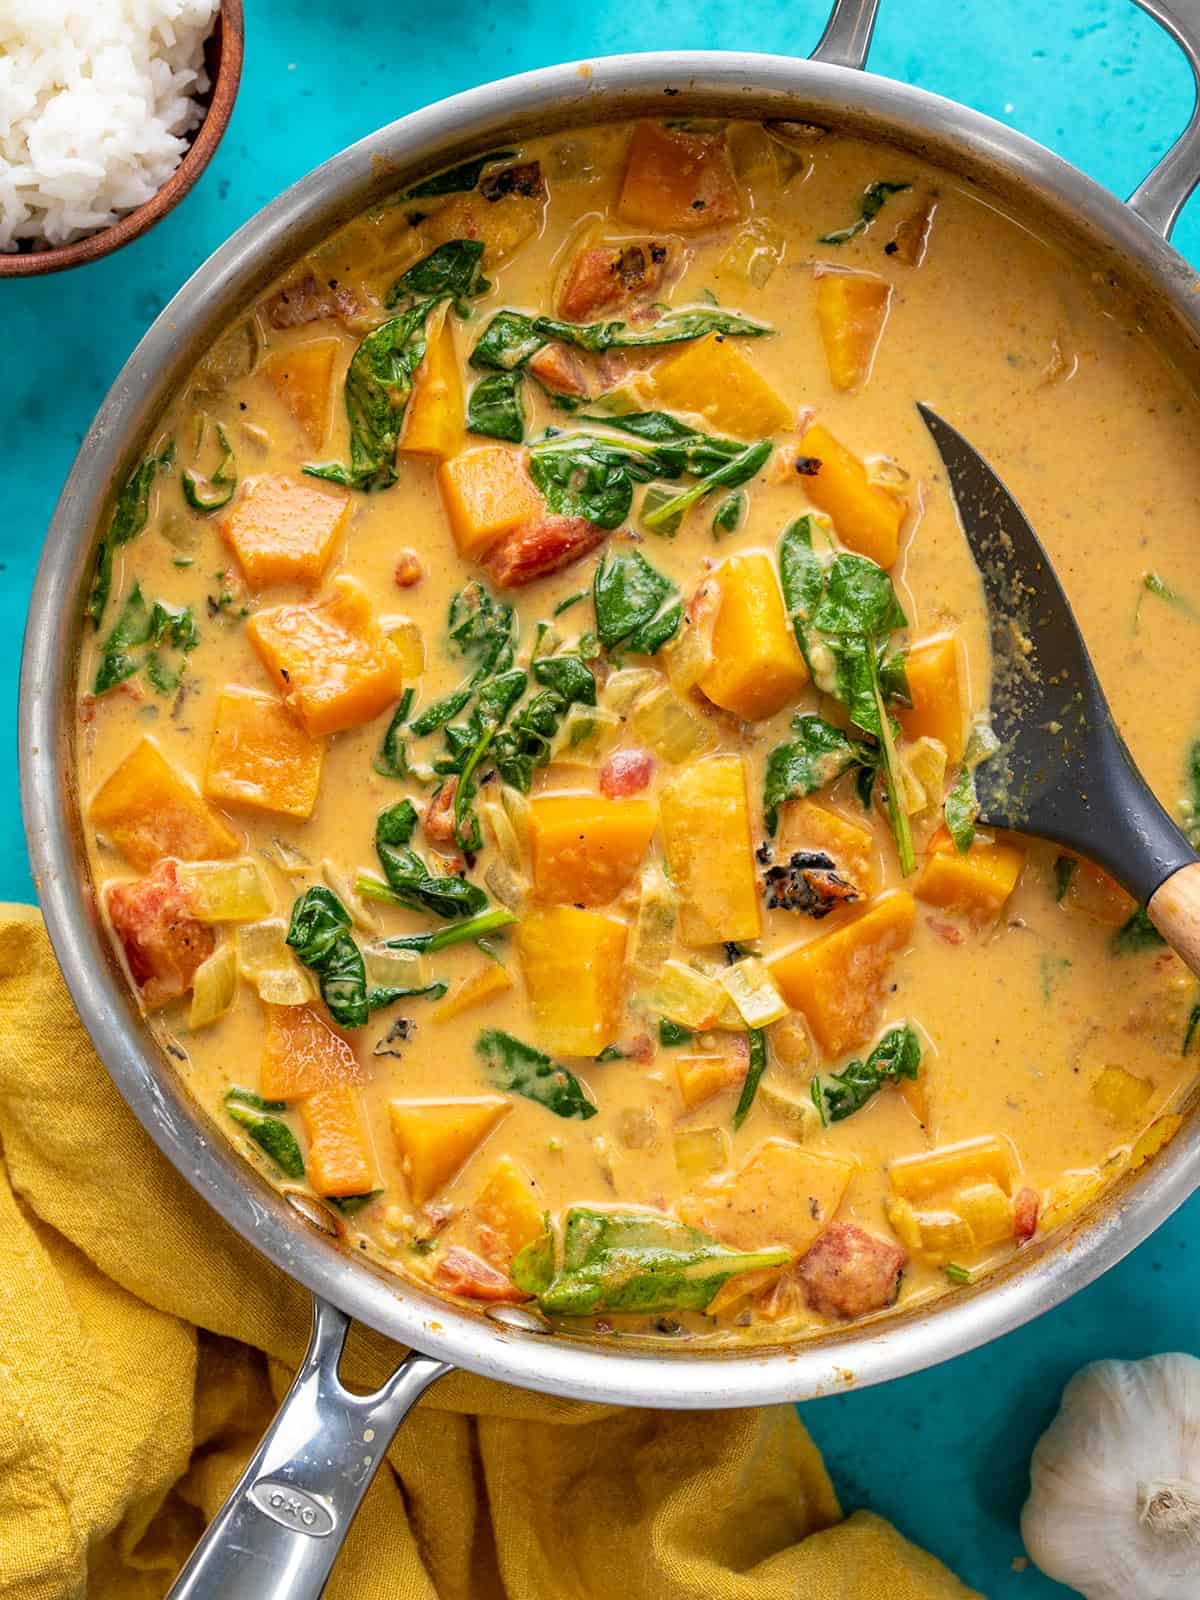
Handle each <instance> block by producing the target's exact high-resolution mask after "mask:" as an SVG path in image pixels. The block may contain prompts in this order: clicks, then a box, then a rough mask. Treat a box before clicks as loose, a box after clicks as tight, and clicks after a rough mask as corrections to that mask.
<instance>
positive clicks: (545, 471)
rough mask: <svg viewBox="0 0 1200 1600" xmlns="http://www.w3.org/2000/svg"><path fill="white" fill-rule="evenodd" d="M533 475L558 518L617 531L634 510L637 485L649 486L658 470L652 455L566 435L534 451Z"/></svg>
mask: <svg viewBox="0 0 1200 1600" xmlns="http://www.w3.org/2000/svg"><path fill="white" fill-rule="evenodd" d="M529 476H530V477H531V478H532V479H533V481H534V483H535V484H536V485H537V488H538V490H539V491H540V492H541V495H542V498H543V499H544V500H545V502H546V504H547V506H548V507H549V509H550V510H551V511H553V512H554V513H555V514H556V515H558V516H562V517H586V518H587V520H588V521H589V522H594V523H596V525H597V526H598V527H601V528H617V527H619V526H620V525H621V523H622V522H624V520H625V518H626V517H627V516H628V515H629V511H630V508H631V507H632V505H633V486H634V484H635V483H648V482H649V481H650V479H651V478H652V477H654V476H655V466H654V463H653V459H652V452H644V451H639V450H636V449H634V448H633V447H627V446H625V445H623V444H617V443H614V442H611V441H609V440H606V439H598V438H596V437H595V435H593V434H588V433H562V434H552V435H551V436H550V437H548V438H545V439H539V440H537V441H536V442H535V443H534V444H533V445H531V446H530V451H529Z"/></svg>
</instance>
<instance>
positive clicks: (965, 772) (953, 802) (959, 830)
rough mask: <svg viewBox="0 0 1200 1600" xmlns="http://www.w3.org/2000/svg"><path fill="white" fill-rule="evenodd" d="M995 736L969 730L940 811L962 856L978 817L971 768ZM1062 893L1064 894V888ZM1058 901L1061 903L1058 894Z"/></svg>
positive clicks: (990, 752)
mask: <svg viewBox="0 0 1200 1600" xmlns="http://www.w3.org/2000/svg"><path fill="white" fill-rule="evenodd" d="M996 749H997V743H996V736H995V734H994V733H993V732H992V730H991V729H990V728H988V727H985V726H980V727H978V728H974V729H972V732H971V737H970V739H969V740H968V741H967V748H966V750H965V751H964V753H963V759H962V766H961V767H960V768H959V771H958V777H957V778H956V779H955V780H954V784H953V786H952V788H951V790H950V792H949V794H948V795H947V796H946V804H945V808H944V812H945V817H946V829H947V831H948V832H949V834H950V837H951V838H952V839H953V840H954V848H955V849H956V850H957V851H958V852H959V854H960V855H964V856H965V855H966V853H967V851H968V850H969V849H970V848H971V846H972V845H973V844H974V842H975V823H976V821H977V820H978V817H979V795H978V794H977V793H976V790H975V768H976V767H977V766H978V765H979V763H980V762H981V761H986V760H987V758H988V756H991V755H995V753H996ZM1063 893H1064V894H1065V893H1066V890H1065V888H1064V890H1063ZM1058 898H1059V899H1060V900H1061V899H1062V895H1059V896H1058Z"/></svg>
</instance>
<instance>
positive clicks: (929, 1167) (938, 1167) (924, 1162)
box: [888, 1135, 1013, 1201]
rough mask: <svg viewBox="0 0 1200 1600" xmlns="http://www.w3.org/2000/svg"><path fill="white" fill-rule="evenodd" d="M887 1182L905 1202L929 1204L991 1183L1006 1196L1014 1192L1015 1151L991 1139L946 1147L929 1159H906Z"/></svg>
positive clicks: (898, 1163)
mask: <svg viewBox="0 0 1200 1600" xmlns="http://www.w3.org/2000/svg"><path fill="white" fill-rule="evenodd" d="M888 1181H889V1183H890V1184H891V1186H892V1188H893V1190H894V1191H895V1193H896V1194H898V1195H899V1196H900V1197H901V1198H902V1199H904V1200H914V1201H916V1200H927V1199H929V1198H930V1197H931V1196H941V1195H946V1194H948V1193H950V1192H952V1191H955V1190H959V1189H963V1188H966V1187H969V1186H971V1185H974V1184H980V1183H992V1184H995V1185H997V1186H998V1187H999V1188H1001V1189H1002V1190H1003V1191H1004V1193H1005V1194H1009V1195H1010V1194H1011V1193H1012V1189H1013V1158H1012V1151H1011V1149H1010V1147H1009V1146H1008V1144H1007V1143H1006V1142H1005V1141H1004V1140H1003V1139H998V1138H995V1137H993V1136H991V1135H988V1136H985V1137H984V1138H982V1139H966V1140H964V1141H963V1142H962V1143H961V1144H950V1145H943V1146H942V1147H941V1149H938V1150H931V1151H930V1152H929V1153H928V1154H927V1155H919V1156H904V1157H903V1158H902V1159H901V1160H899V1161H893V1162H892V1164H891V1165H890V1166H889V1168H888Z"/></svg>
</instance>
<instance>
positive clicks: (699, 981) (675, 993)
mask: <svg viewBox="0 0 1200 1600" xmlns="http://www.w3.org/2000/svg"><path fill="white" fill-rule="evenodd" d="M642 1004H643V1005H644V1006H645V1007H646V1008H647V1009H648V1010H650V1011H654V1012H657V1014H658V1015H659V1016H662V1017H666V1018H667V1019H668V1020H669V1021H671V1022H678V1023H679V1024H680V1026H681V1027H684V1028H692V1029H700V1028H714V1027H717V1026H718V1025H719V1019H720V1020H723V1018H724V1015H725V1013H726V1010H727V1008H728V1007H729V1002H728V998H727V996H726V994H725V991H724V989H722V988H721V985H720V984H719V983H717V982H716V981H715V980H714V979H712V978H706V977H705V975H704V974H703V973H702V972H697V971H696V970H695V968H694V967H685V966H684V964H683V962H682V961H664V962H663V964H662V966H661V967H660V968H659V971H658V976H657V977H656V979H655V981H654V983H653V984H652V985H651V987H650V988H649V989H647V990H646V991H645V992H644V993H643V995H642ZM729 1009H732V1008H729ZM735 1015H736V1014H735Z"/></svg>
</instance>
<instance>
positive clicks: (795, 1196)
mask: <svg viewBox="0 0 1200 1600" xmlns="http://www.w3.org/2000/svg"><path fill="white" fill-rule="evenodd" d="M855 1165H856V1163H855V1162H854V1161H852V1160H850V1159H848V1158H847V1157H846V1156H835V1155H832V1154H827V1153H825V1152H824V1151H819V1150H805V1149H804V1148H802V1146H800V1145H798V1144H793V1143H792V1142H791V1141H790V1140H788V1139H768V1140H766V1142H765V1143H764V1144H761V1145H759V1147H758V1149H757V1150H756V1151H755V1152H754V1154H753V1155H752V1156H751V1157H750V1159H749V1161H747V1163H746V1165H745V1166H744V1167H743V1168H742V1169H741V1171H740V1172H738V1173H737V1174H736V1175H735V1176H734V1177H732V1178H729V1179H728V1180H727V1181H726V1182H725V1183H722V1184H717V1185H714V1186H713V1187H712V1188H710V1189H708V1190H706V1191H705V1192H704V1194H703V1195H700V1196H697V1197H696V1198H695V1199H686V1200H684V1201H683V1202H682V1204H681V1205H680V1208H679V1209H680V1214H681V1215H682V1217H683V1219H684V1221H685V1222H689V1223H691V1225H692V1226H693V1227H696V1228H703V1229H704V1230H705V1232H706V1233H711V1234H712V1235H713V1236H714V1238H717V1239H720V1240H721V1242H722V1243H723V1244H728V1245H732V1246H733V1248H734V1249H735V1250H761V1249H764V1248H766V1247H767V1246H768V1245H772V1244H782V1245H786V1246H787V1247H788V1249H789V1250H791V1251H793V1252H794V1253H795V1254H796V1255H803V1254H804V1252H805V1251H806V1250H807V1249H808V1247H809V1245H811V1244H812V1243H813V1241H814V1240H815V1239H816V1237H817V1235H818V1234H820V1233H822V1232H824V1230H825V1229H826V1228H827V1227H828V1226H829V1224H830V1223H831V1222H832V1221H833V1218H834V1215H835V1213H836V1211H837V1208H838V1207H839V1206H840V1205H841V1203H842V1196H843V1195H844V1194H845V1192H846V1186H847V1184H848V1183H849V1182H850V1179H851V1177H852V1176H853V1173H854V1168H855Z"/></svg>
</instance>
